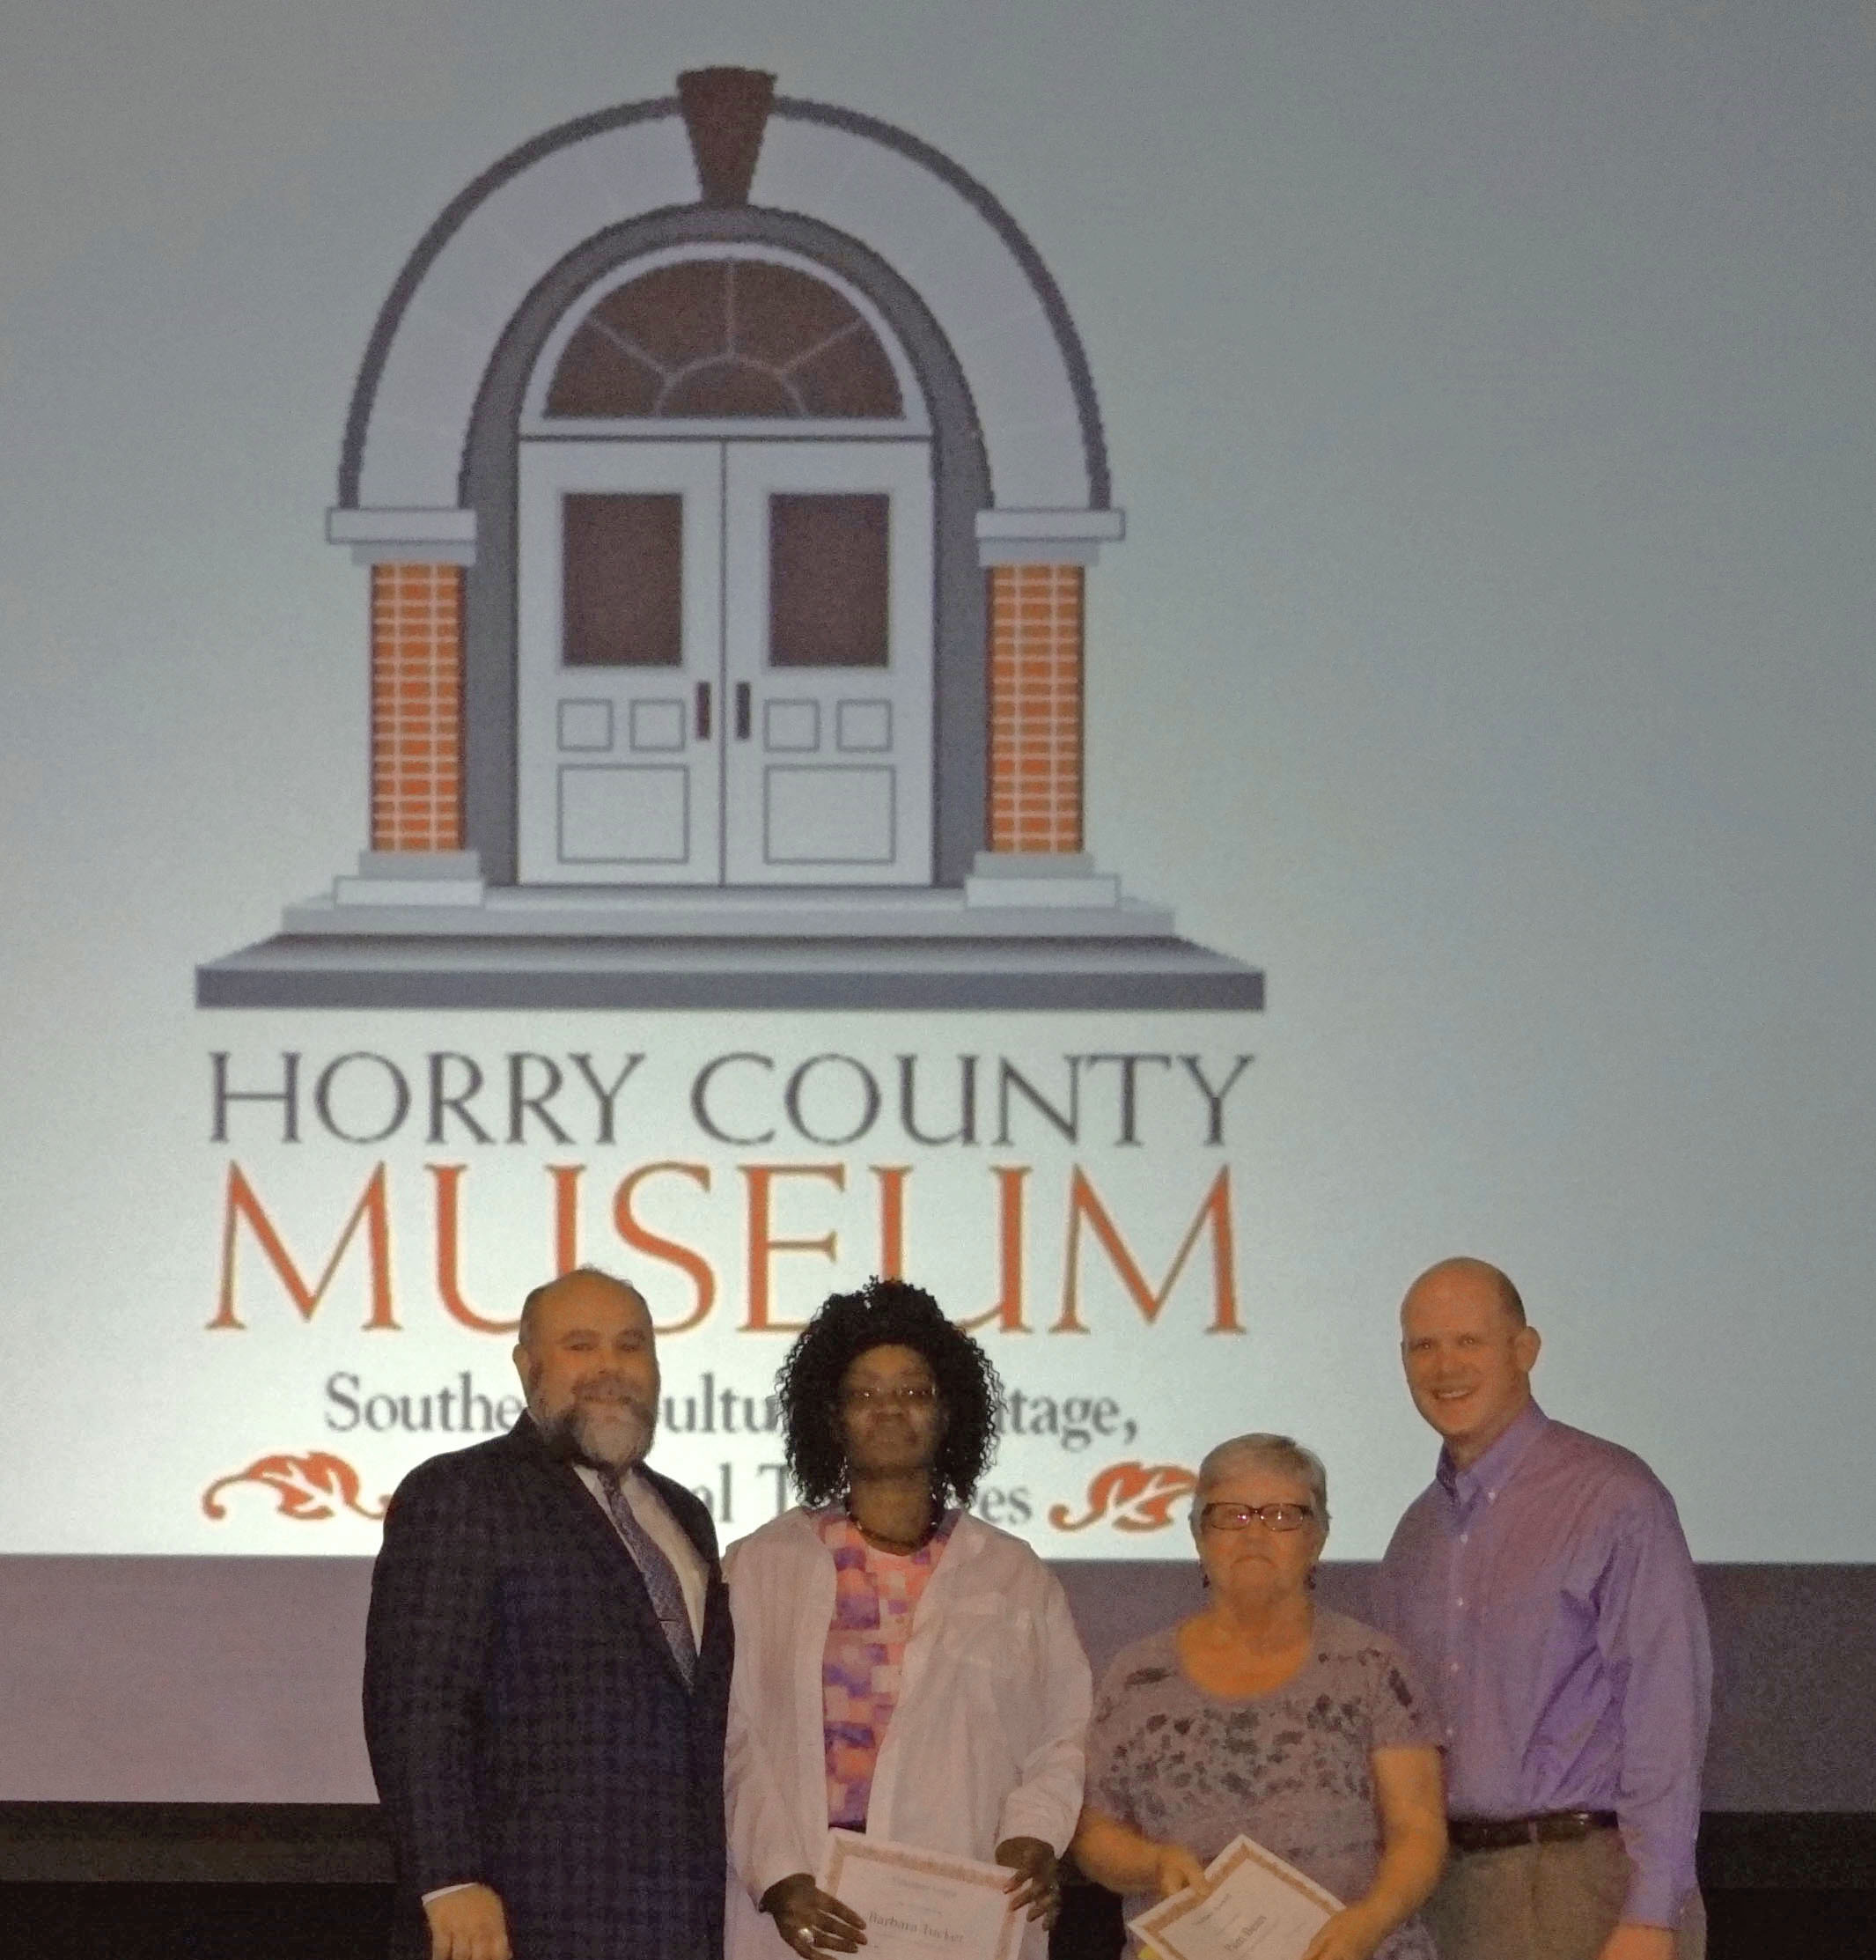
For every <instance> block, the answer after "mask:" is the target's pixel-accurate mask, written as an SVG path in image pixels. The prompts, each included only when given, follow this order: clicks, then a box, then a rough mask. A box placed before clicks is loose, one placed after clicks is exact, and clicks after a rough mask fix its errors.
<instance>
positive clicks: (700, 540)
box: [515, 243, 934, 886]
mask: <svg viewBox="0 0 1876 1960" xmlns="http://www.w3.org/2000/svg"><path fill="white" fill-rule="evenodd" d="M518 444H519V461H518V469H517V520H518V567H517V603H516V661H515V671H516V743H517V747H516V761H515V782H516V811H517V845H518V870H519V876H520V878H521V879H522V881H524V882H526V883H529V884H534V885H555V884H562V885H566V884H573V885H578V884H675V885H691V886H710V885H735V886H794V885H826V884H840V885H855V884H859V885H865V884H891V885H929V884H930V883H931V880H932V799H933V771H932V721H933V717H932V704H933V684H934V672H933V631H932V619H933V582H932V581H933V556H934V554H933V497H932V463H931V421H930V417H929V415H928V412H927V409H926V404H925V402H924V400H923V393H922V390H921V388H920V385H919V382H918V379H917V376H916V372H915V369H914V367H913V365H912V363H911V361H910V359H909V357H908V356H907V355H906V353H905V352H904V350H902V349H901V348H900V347H899V346H898V344H897V343H896V340H895V338H894V335H893V334H892V332H891V329H890V328H889V327H888V326H887V322H886V321H885V320H884V319H883V318H882V317H881V316H880V314H879V313H878V311H877V310H876V309H875V308H874V307H873V306H872V303H871V302H870V300H868V298H866V297H865V295H864V293H862V292H861V291H858V290H857V289H856V288H854V287H852V286H850V285H848V284H846V283H845V282H843V281H842V280H840V279H839V278H838V277H837V276H835V275H834V274H832V273H830V272H829V271H828V269H826V268H825V267H822V266H820V265H818V264H816V263H814V262H812V261H808V260H806V259H804V258H802V257H800V256H799V255H798V254H791V253H788V252H785V251H782V250H779V249H776V248H775V247H769V246H764V245H759V244H741V245H735V244H724V243H711V244H692V245H687V246H680V247H672V248H669V249H666V250H665V251H662V252H655V253H651V254H644V255H643V256H641V257H638V258H636V259H632V260H629V261H628V262H626V263H624V264H623V265H622V266H620V267H618V268H616V269H614V271H613V272H612V273H610V274H609V275H608V276H607V277H605V278H603V279H601V280H600V281H599V282H597V283H596V284H594V285H593V286H592V287H589V288H588V289H587V290H586V291H585V292H584V293H582V294H581V295H580V297H579V299H578V303H577V304H576V305H574V306H570V307H569V308H568V309H567V310H566V312H565V313H564V314H563V317H562V319H561V320H560V321H559V322H558V323H557V324H556V325H555V328H553V330H552V331H551V332H549V333H548V335H547V337H546V339H545V341H544V343H543V344H542V346H541V351H540V353H539V355H538V356H537V357H536V358H535V360H534V363H533V371H532V372H531V374H530V376H529V379H528V381H527V385H526V390H525V393H524V394H523V399H522V403H521V412H520V416H519V428H518Z"/></svg>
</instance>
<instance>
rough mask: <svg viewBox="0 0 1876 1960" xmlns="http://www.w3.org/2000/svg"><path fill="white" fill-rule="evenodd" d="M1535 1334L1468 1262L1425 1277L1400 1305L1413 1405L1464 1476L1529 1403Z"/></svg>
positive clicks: (1485, 1273)
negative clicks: (1437, 1434)
mask: <svg viewBox="0 0 1876 1960" xmlns="http://www.w3.org/2000/svg"><path fill="white" fill-rule="evenodd" d="M1538 1345H1539V1343H1538V1337H1537V1330H1536V1329H1535V1328H1534V1327H1527V1326H1526V1325H1524V1324H1523V1323H1522V1322H1521V1321H1519V1319H1517V1318H1516V1317H1515V1316H1514V1315H1513V1314H1512V1311H1511V1309H1510V1308H1509V1307H1508V1306H1507V1304H1506V1302H1505V1298H1504V1290H1503V1286H1502V1285H1501V1283H1500V1278H1499V1275H1498V1274H1497V1272H1496V1271H1494V1270H1493V1269H1492V1268H1491V1267H1490V1266H1487V1265H1482V1264H1478V1263H1476V1262H1475V1261H1472V1260H1453V1261H1450V1262H1448V1263H1447V1264H1444V1265H1438V1266H1435V1267H1434V1268H1433V1269H1432V1270H1431V1271H1430V1272H1425V1273H1423V1274H1422V1275H1421V1276H1420V1278H1418V1279H1416V1281H1415V1282H1414V1284H1413V1286H1411V1287H1410V1288H1409V1291H1408V1295H1407V1298H1406V1299H1405V1300H1404V1301H1402V1302H1401V1361H1402V1363H1403V1365H1404V1366H1405V1367H1406V1370H1407V1386H1408V1389H1409V1392H1410V1393H1411V1394H1412V1396H1413V1398H1414V1406H1415V1408H1416V1409H1417V1410H1419V1411H1420V1413H1421V1414H1422V1415H1423V1416H1424V1417H1425V1418H1426V1419H1427V1421H1428V1422H1429V1423H1430V1424H1431V1426H1433V1428H1434V1429H1436V1430H1437V1431H1438V1433H1439V1434H1440V1436H1441V1438H1442V1439H1443V1440H1444V1441H1445V1442H1446V1448H1447V1450H1448V1451H1449V1453H1450V1454H1451V1455H1452V1458H1453V1462H1454V1463H1457V1464H1458V1465H1459V1467H1460V1469H1461V1470H1464V1469H1465V1468H1466V1467H1467V1466H1468V1464H1471V1463H1476V1462H1477V1461H1478V1459H1479V1458H1480V1457H1481V1456H1482V1455H1484V1454H1485V1452H1486V1451H1487V1450H1488V1449H1490V1448H1491V1446H1492V1445H1493V1444H1494V1443H1495V1442H1497V1440H1498V1438H1499V1437H1500V1436H1502V1435H1503V1434H1504V1432H1505V1431H1506V1430H1507V1429H1509V1428H1510V1427H1511V1426H1512V1423H1514V1422H1515V1421H1516V1420H1517V1419H1518V1418H1519V1415H1521V1414H1522V1413H1523V1411H1524V1410H1525V1408H1526V1407H1527V1404H1529V1402H1530V1399H1531V1368H1532V1366H1533V1364H1534V1362H1535V1361H1536V1359H1537V1350H1538Z"/></svg>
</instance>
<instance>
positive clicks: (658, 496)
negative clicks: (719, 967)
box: [516, 442, 723, 884]
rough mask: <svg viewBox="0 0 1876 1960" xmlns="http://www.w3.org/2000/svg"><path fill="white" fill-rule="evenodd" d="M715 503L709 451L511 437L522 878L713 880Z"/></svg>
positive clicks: (718, 865) (717, 463) (718, 668)
mask: <svg viewBox="0 0 1876 1960" xmlns="http://www.w3.org/2000/svg"><path fill="white" fill-rule="evenodd" d="M721 505H722V456H721V446H720V445H718V444H715V443H685V442H632V443H548V442H524V443H523V444H522V446H521V480H520V539H519V543H520V579H519V608H518V619H517V625H518V630H519V639H518V646H517V661H516V666H517V675H516V684H517V691H518V696H519V698H518V702H517V710H518V727H517V740H518V748H519V755H518V758H517V759H518V763H519V768H518V770H517V772H516V774H517V800H518V810H517V815H518V818H519V870H520V876H521V879H522V881H524V882H525V883H528V884H714V883H716V882H717V881H720V879H721V877H722V874H723V873H722V863H723V841H722V820H721V794H722V764H721V756H722V744H721V740H720V736H721V721H722V717H721V715H720V713H718V712H717V711H716V710H717V692H718V690H719V689H720V688H721V686H722V660H723V557H722V535H723V531H722V521H721Z"/></svg>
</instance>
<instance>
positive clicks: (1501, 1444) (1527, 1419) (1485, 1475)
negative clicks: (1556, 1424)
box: [1433, 1399, 1550, 1507]
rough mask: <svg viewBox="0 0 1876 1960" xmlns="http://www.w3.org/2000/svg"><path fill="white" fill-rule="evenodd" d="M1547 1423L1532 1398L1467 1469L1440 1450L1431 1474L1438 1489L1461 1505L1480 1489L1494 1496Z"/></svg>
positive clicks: (1477, 1494) (1467, 1502)
mask: <svg viewBox="0 0 1876 1960" xmlns="http://www.w3.org/2000/svg"><path fill="white" fill-rule="evenodd" d="M1549 1423H1550V1418H1549V1417H1548V1416H1547V1415H1546V1414H1545V1413H1544V1412H1543V1411H1542V1410H1541V1409H1540V1408H1539V1407H1538V1406H1537V1403H1536V1401H1535V1399H1533V1400H1532V1401H1530V1402H1529V1403H1527V1404H1526V1405H1525V1407H1524V1409H1523V1410H1522V1411H1520V1412H1519V1417H1518V1419H1517V1420H1516V1421H1515V1422H1513V1423H1512V1426H1511V1427H1510V1428H1509V1429H1507V1430H1506V1431H1505V1432H1504V1434H1503V1435H1502V1436H1500V1437H1499V1439H1498V1440H1497V1442H1495V1443H1494V1444H1493V1445H1492V1446H1491V1448H1490V1449H1488V1450H1487V1451H1486V1452H1485V1454H1484V1455H1482V1456H1481V1457H1480V1458H1479V1460H1478V1461H1477V1462H1476V1463H1474V1464H1473V1465H1472V1466H1471V1467H1470V1468H1469V1469H1468V1470H1460V1468H1459V1466H1458V1465H1457V1464H1456V1463H1453V1455H1452V1452H1451V1451H1450V1450H1446V1449H1442V1450H1441V1451H1440V1453H1439V1464H1438V1469H1437V1470H1435V1471H1434V1473H1433V1474H1434V1476H1435V1477H1437V1478H1438V1482H1439V1485H1440V1488H1441V1489H1442V1490H1444V1491H1445V1492H1446V1495H1447V1496H1448V1497H1449V1498H1451V1499H1453V1501H1454V1502H1455V1503H1456V1504H1459V1505H1460V1506H1462V1507H1463V1506H1465V1505H1468V1504H1470V1503H1471V1502H1472V1501H1473V1499H1475V1498H1476V1497H1478V1496H1479V1495H1480V1494H1481V1492H1482V1493H1483V1494H1484V1495H1485V1496H1487V1497H1489V1498H1490V1497H1496V1496H1497V1494H1498V1492H1499V1491H1500V1490H1501V1489H1502V1488H1503V1487H1504V1483H1505V1480H1506V1479H1507V1478H1508V1477H1510V1476H1511V1474H1512V1471H1513V1470H1516V1469H1517V1468H1518V1466H1519V1463H1521V1462H1523V1460H1524V1455H1525V1452H1526V1451H1527V1449H1529V1448H1530V1447H1531V1445H1532V1444H1533V1443H1534V1442H1535V1441H1537V1439H1538V1438H1539V1436H1541V1434H1542V1433H1543V1432H1544V1431H1545V1430H1546V1429H1547V1428H1548V1427H1549Z"/></svg>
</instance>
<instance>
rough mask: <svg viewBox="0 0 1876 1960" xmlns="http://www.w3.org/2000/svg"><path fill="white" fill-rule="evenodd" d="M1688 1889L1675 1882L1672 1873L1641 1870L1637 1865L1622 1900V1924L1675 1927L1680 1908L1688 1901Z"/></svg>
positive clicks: (1678, 1918)
mask: <svg viewBox="0 0 1876 1960" xmlns="http://www.w3.org/2000/svg"><path fill="white" fill-rule="evenodd" d="M1687 1895H1688V1889H1687V1888H1684V1887H1682V1886H1681V1885H1680V1884H1678V1883H1676V1882H1675V1880H1674V1875H1673V1874H1672V1873H1671V1872H1664V1871H1643V1870H1641V1869H1640V1868H1637V1871H1636V1874H1635V1876H1634V1878H1633V1879H1631V1880H1630V1884H1629V1896H1628V1897H1627V1898H1625V1899H1624V1900H1623V1901H1622V1924H1623V1925H1624V1926H1665V1927H1677V1926H1679V1925H1680V1923H1681V1907H1682V1906H1683V1905H1685V1904H1686V1903H1687Z"/></svg>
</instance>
